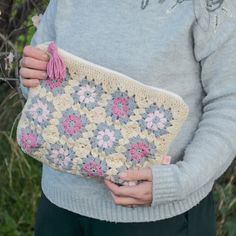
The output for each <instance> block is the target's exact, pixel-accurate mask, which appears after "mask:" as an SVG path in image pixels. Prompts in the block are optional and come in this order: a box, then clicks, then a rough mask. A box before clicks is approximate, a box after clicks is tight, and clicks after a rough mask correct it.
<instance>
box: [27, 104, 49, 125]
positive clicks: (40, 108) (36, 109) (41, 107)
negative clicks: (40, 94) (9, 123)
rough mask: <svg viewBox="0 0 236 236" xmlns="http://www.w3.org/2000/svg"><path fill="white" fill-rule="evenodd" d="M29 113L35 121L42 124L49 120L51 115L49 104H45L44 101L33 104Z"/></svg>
mask: <svg viewBox="0 0 236 236" xmlns="http://www.w3.org/2000/svg"><path fill="white" fill-rule="evenodd" d="M29 112H30V114H31V116H32V118H33V119H35V120H36V121H38V122H39V123H42V122H43V121H45V120H47V118H48V115H49V113H50V112H49V110H48V106H47V104H43V103H42V101H40V100H39V101H37V103H35V104H33V106H32V107H31V108H30V109H29Z"/></svg>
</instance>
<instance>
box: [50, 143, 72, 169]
mask: <svg viewBox="0 0 236 236" xmlns="http://www.w3.org/2000/svg"><path fill="white" fill-rule="evenodd" d="M75 156H76V155H75V152H74V151H73V150H72V149H71V148H69V147H68V146H67V145H66V144H65V145H60V144H52V145H51V146H50V150H49V153H48V154H47V155H46V158H47V160H48V161H49V162H50V163H53V164H55V165H56V166H58V167H60V168H62V169H68V170H71V169H72V166H73V159H74V158H75Z"/></svg>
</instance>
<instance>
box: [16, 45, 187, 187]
mask: <svg viewBox="0 0 236 236" xmlns="http://www.w3.org/2000/svg"><path fill="white" fill-rule="evenodd" d="M38 48H40V49H43V50H44V51H47V44H43V45H39V46H38ZM58 51H59V54H60V56H61V57H62V58H63V60H64V63H65V65H66V78H65V79H64V80H56V79H53V78H51V79H49V78H48V79H47V80H44V81H41V83H40V85H39V86H37V87H35V88H31V89H30V91H29V97H28V100H27V102H26V104H25V107H24V109H23V111H22V116H21V119H20V121H19V124H18V127H17V141H18V144H19V145H20V146H21V148H22V150H23V151H24V152H25V153H27V154H28V155H30V156H32V157H33V158H35V159H37V160H38V161H40V162H42V163H45V164H47V165H49V166H50V167H52V168H54V169H56V170H59V171H63V172H67V173H70V174H74V175H81V176H84V177H102V178H107V179H111V180H112V181H114V182H116V183H120V184H122V181H121V180H120V179H119V173H120V172H121V171H124V170H127V169H131V168H144V167H149V166H152V165H155V164H161V163H162V160H163V159H162V158H163V157H164V156H165V155H166V154H167V152H168V148H169V146H170V144H171V142H172V141H173V139H174V138H175V137H176V135H177V133H178V132H179V130H180V128H181V126H182V125H183V123H184V121H185V119H186V117H187V114H188V106H187V105H186V103H185V102H184V101H183V99H182V98H181V97H179V96H178V95H176V94H174V93H172V92H170V91H167V90H163V89H159V88H155V87H151V86H147V85H144V84H142V83H140V82H138V81H136V80H134V79H132V78H130V77H128V76H126V75H124V74H121V73H119V72H116V71H113V70H110V69H107V68H105V67H102V66H99V65H96V64H93V63H91V62H89V61H86V60H84V59H82V58H79V57H77V56H74V55H72V54H70V53H68V52H66V51H64V50H62V49H58Z"/></svg>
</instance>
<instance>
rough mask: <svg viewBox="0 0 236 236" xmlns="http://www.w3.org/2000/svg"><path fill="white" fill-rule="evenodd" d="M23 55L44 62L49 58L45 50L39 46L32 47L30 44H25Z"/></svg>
mask: <svg viewBox="0 0 236 236" xmlns="http://www.w3.org/2000/svg"><path fill="white" fill-rule="evenodd" d="M23 55H24V56H25V57H33V58H34V59H37V60H41V61H46V62H47V61H48V60H49V56H48V54H47V53H46V52H44V51H42V50H41V49H39V48H33V47H32V46H25V47H24V51H23Z"/></svg>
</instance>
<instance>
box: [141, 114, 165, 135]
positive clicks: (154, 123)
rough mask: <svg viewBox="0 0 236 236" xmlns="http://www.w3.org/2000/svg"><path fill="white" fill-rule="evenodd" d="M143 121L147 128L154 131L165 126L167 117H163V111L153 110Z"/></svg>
mask: <svg viewBox="0 0 236 236" xmlns="http://www.w3.org/2000/svg"><path fill="white" fill-rule="evenodd" d="M145 122H146V124H147V127H148V128H149V129H152V130H155V131H156V130H159V129H163V128H164V127H165V124H166V122H167V119H166V118H165V114H164V113H163V112H160V111H155V112H152V113H149V114H148V116H147V118H146V119H145Z"/></svg>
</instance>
